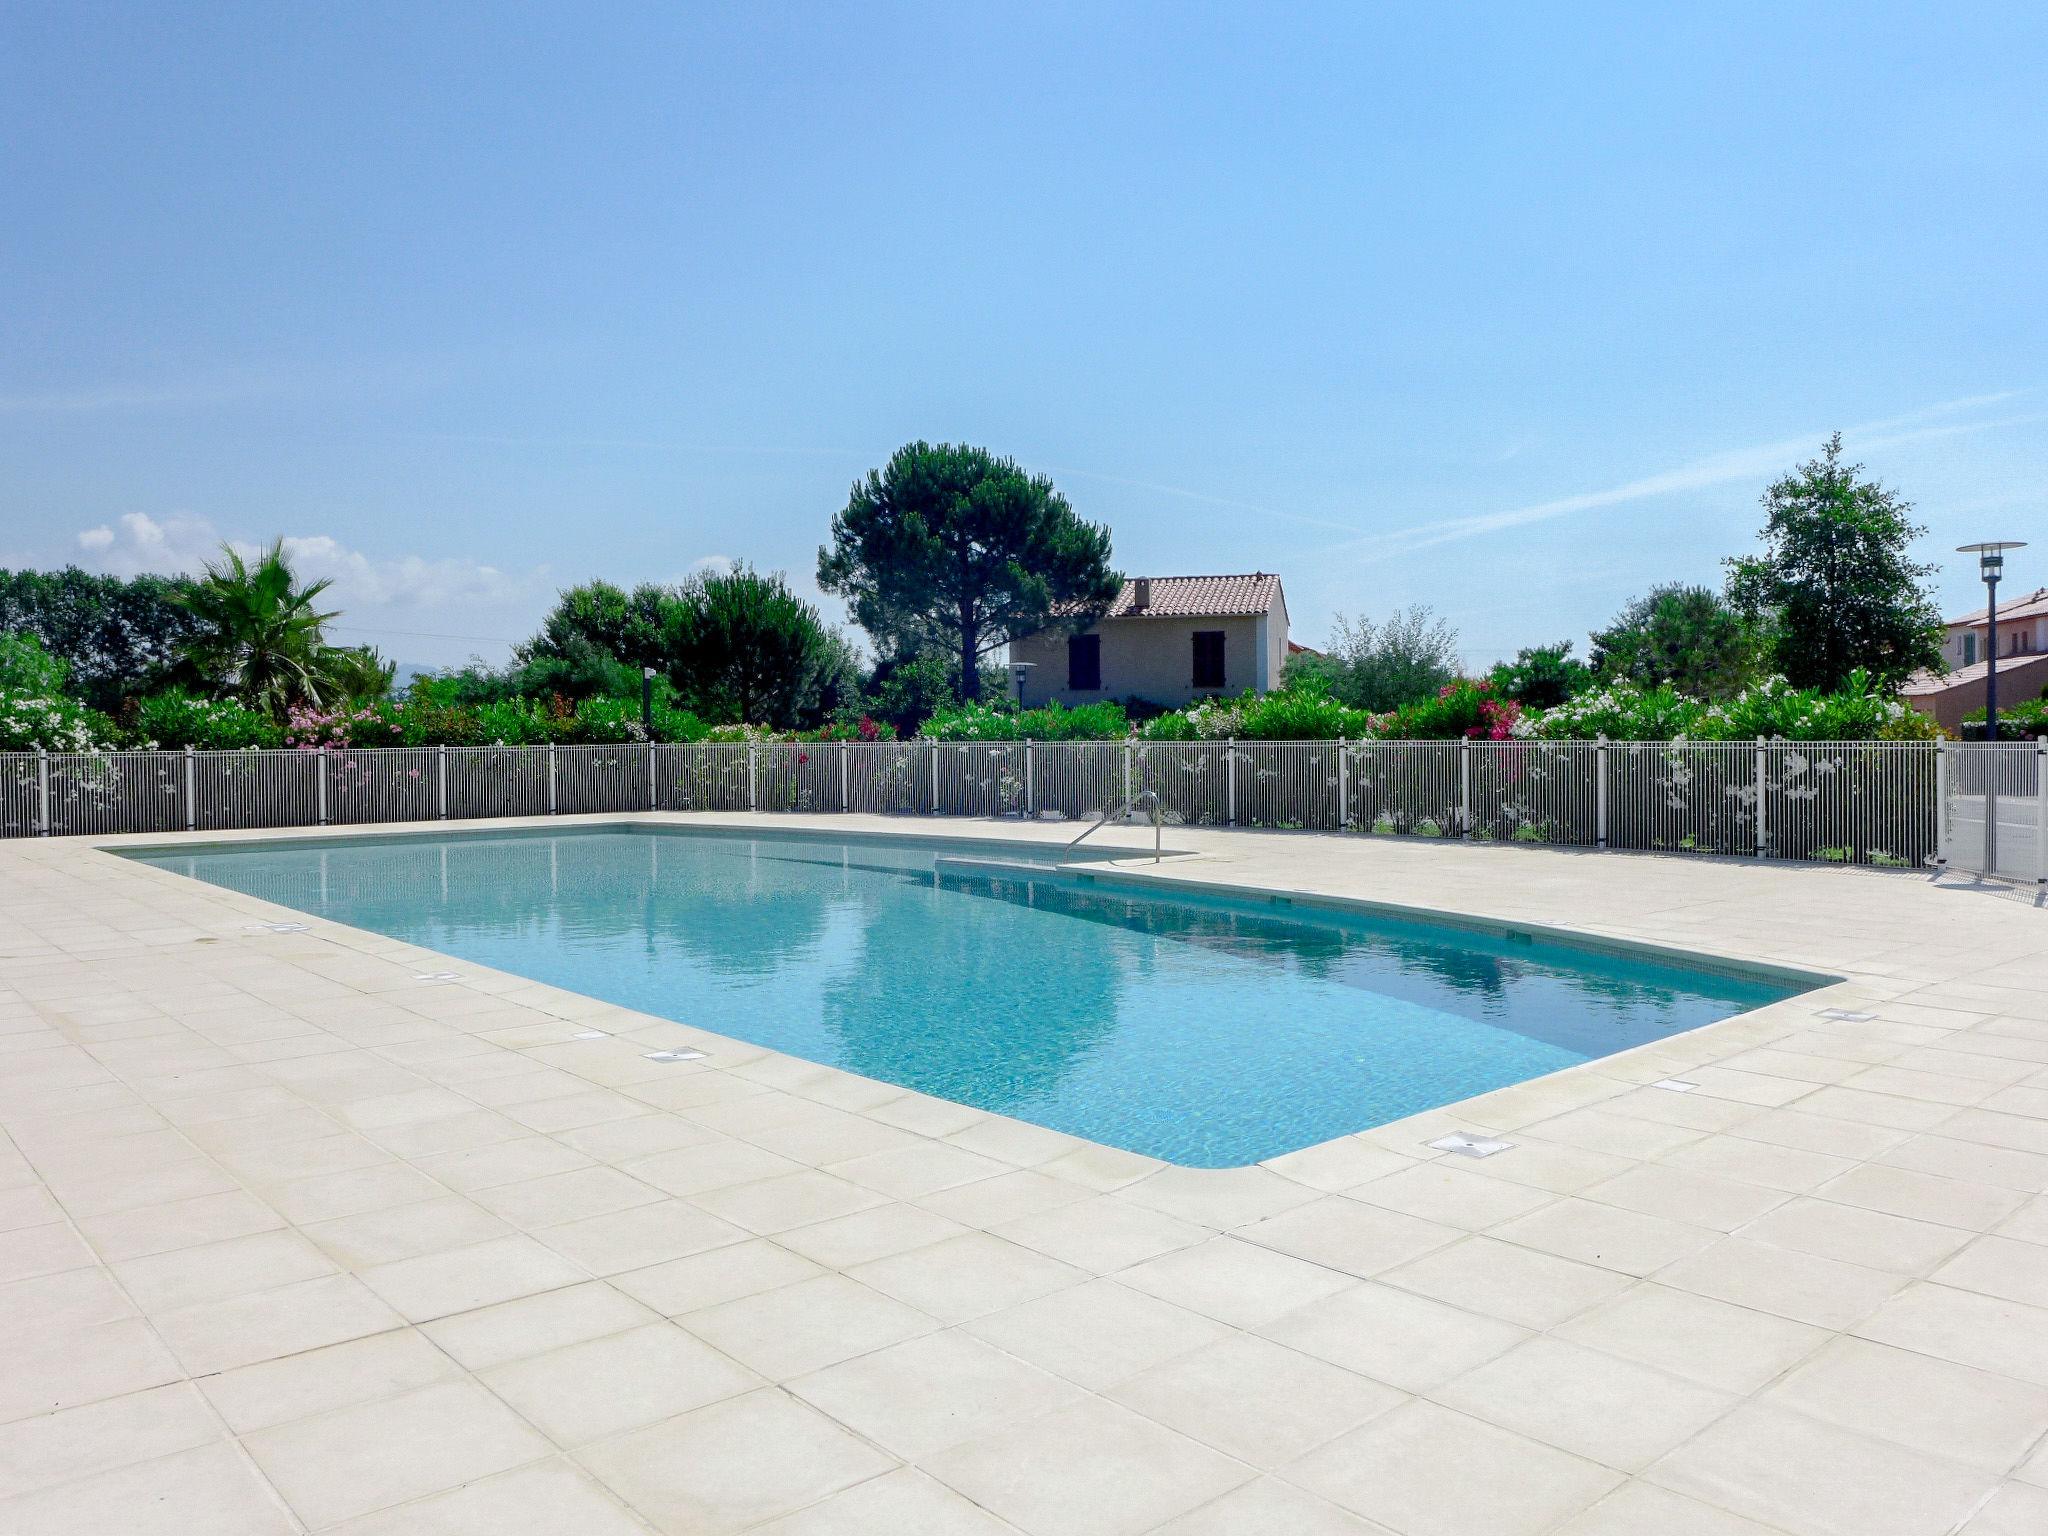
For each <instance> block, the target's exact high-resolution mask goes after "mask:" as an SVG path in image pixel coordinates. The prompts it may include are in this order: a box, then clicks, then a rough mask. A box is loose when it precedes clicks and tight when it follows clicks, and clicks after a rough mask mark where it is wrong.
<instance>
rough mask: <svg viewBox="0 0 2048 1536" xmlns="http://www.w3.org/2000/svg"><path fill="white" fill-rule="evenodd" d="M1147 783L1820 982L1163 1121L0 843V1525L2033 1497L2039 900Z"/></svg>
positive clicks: (1667, 1519)
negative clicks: (1818, 988)
mask: <svg viewBox="0 0 2048 1536" xmlns="http://www.w3.org/2000/svg"><path fill="white" fill-rule="evenodd" d="M569 819H570V818H565V819H564V820H569ZM594 819H605V820H619V819H622V818H594ZM697 819H698V820H706V819H715V820H719V821H724V822H732V823H739V824H745V823H746V821H747V818H745V817H721V818H697ZM552 824H554V825H561V824H562V823H561V822H556V823H552ZM763 824H766V825H773V826H777V827H790V826H793V825H803V824H810V825H816V826H819V827H822V828H826V829H830V830H849V829H860V830H882V831H889V832H895V833H917V832H936V833H948V832H950V833H953V834H954V835H959V834H960V833H962V832H963V831H972V832H973V834H974V835H976V836H1011V837H1024V838H1041V839H1050V838H1054V837H1060V836H1064V835H1067V833H1066V831H1065V830H1063V829H1057V828H1050V827H1014V826H1013V827H1003V826H997V825H993V824H984V823H961V822H946V823H916V822H911V823H904V822H895V821H879V820H872V819H869V818H861V817H831V818H817V819H815V820H809V819H805V818H792V817H775V818H763ZM386 830H388V829H386ZM436 830H439V829H436ZM109 841H117V840H109ZM158 841H161V840H158ZM1171 841H1172V842H1173V844H1174V845H1176V846H1178V847H1180V848H1183V849H1189V850H1192V851H1194V852H1196V853H1198V854H1201V855H1203V857H1201V858H1199V859H1190V860H1185V861H1181V862H1180V863H1178V864H1177V865H1176V866H1174V867H1173V870H1172V872H1173V874H1174V875H1175V876H1176V877H1178V878H1183V879H1192V878H1201V879H1214V880H1219V881H1225V882H1233V883H1245V884H1251V885H1260V886H1268V887H1275V888H1281V889H1291V890H1309V891H1317V892H1324V893H1329V894H1335V895H1345V896H1356V897H1365V898H1372V899H1378V900H1384V901H1394V902H1403V903H1408V904H1414V905H1421V906H1428V907H1435V908H1439V909H1443V910H1450V911H1460V912H1467V913H1472V914H1478V915H1484V916H1489V917H1495V918H1505V919H1512V920H1517V921H1522V922H1552V923H1557V922H1562V923H1566V924H1568V925H1570V926H1573V927H1577V928H1581V929H1584V930H1587V931H1591V932H1595V933H1601V934H1607V935H1612V936H1619V937H1624V938H1632V939H1638V940H1648V941H1654V942H1658V943H1663V944H1676V945H1680V946H1683V947H1688V948H1694V949H1699V950H1703V951H1708V952H1713V953H1719V954H1722V955H1726V956H1731V957H1737V958H1745V959H1750V960H1760V961H1771V962H1777V963H1780V964H1786V965H1793V966H1799V967H1805V968H1810V969H1818V970H1825V971H1829V972H1832V973H1836V974H1840V975H1843V976H1845V977H1847V978H1849V979H1848V980H1847V981H1846V982H1845V983H1843V984H1842V985H1839V986H1836V987H1833V988H1830V989H1828V990H1827V991H1825V992H1822V993H1814V994H1808V995H1807V996H1804V997H1801V998H1796V999H1793V1000H1791V1001H1788V1002H1785V1003H1781V1004H1778V1005H1776V1006H1774V1007H1771V1008H1767V1009H1764V1010H1761V1011H1759V1012H1756V1013H1752V1014H1748V1015H1745V1016H1743V1017H1741V1018H1739V1019H1733V1020H1730V1021H1728V1022H1726V1023H1723V1024H1717V1025H1714V1026H1711V1027H1709V1028H1707V1029H1705V1030H1701V1031H1697V1032H1695V1033H1693V1034H1690V1035H1686V1036H1683V1037H1680V1038H1676V1039H1673V1040H1668V1041H1665V1042H1662V1043H1660V1044H1658V1045H1655V1046H1651V1047H1647V1048H1644V1049H1642V1050H1637V1051H1633V1052H1630V1053H1628V1054H1626V1055H1622V1056H1617V1057H1611V1058H1608V1059H1607V1060H1605V1061H1602V1062H1597V1063H1593V1064H1591V1065H1588V1066H1585V1067H1580V1068H1576V1069H1573V1070H1571V1071H1569V1072H1565V1073H1561V1074H1558V1075H1557V1076H1554V1077H1550V1078H1545V1079H1542V1080H1540V1081H1537V1082H1534V1083H1528V1084H1524V1085H1522V1086H1520V1087H1516V1088H1511V1089H1507V1090H1504V1091H1501V1092H1499V1093H1494V1094H1490V1095H1488V1096H1486V1097H1485V1098H1482V1099H1475V1100H1470V1101H1468V1102H1466V1103H1464V1104H1462V1105H1459V1106H1457V1107H1456V1108H1455V1109H1454V1110H1452V1111H1445V1112H1439V1113H1435V1114H1431V1115H1427V1116H1423V1117H1419V1118H1417V1119H1414V1120H1408V1121H1403V1122H1400V1123H1399V1124H1396V1125H1392V1126H1387V1127H1384V1128H1382V1129H1380V1130H1376V1131H1372V1132H1369V1133H1366V1134H1364V1135H1361V1136H1356V1137H1352V1138H1349V1139H1347V1140H1343V1141H1338V1142H1333V1143H1330V1144H1327V1145H1324V1146H1321V1147H1317V1148H1313V1149H1311V1150H1309V1151H1306V1152H1301V1153H1296V1154H1294V1155H1292V1156H1289V1157H1284V1158H1280V1159H1278V1160H1276V1161H1274V1162H1272V1163H1269V1164H1265V1165H1262V1166H1260V1167H1258V1168H1250V1169H1238V1170H1228V1171H1221V1172H1214V1171H1209V1172H1205V1171H1194V1170H1185V1169H1175V1168H1169V1167H1166V1166H1164V1165H1162V1164H1158V1163H1155V1162H1151V1161H1149V1160H1147V1159H1144V1158H1140V1157H1136V1156H1133V1155H1131V1154H1128V1153H1124V1152H1117V1151H1111V1150H1108V1149H1105V1148H1101V1147H1097V1146H1092V1145H1090V1144H1087V1143H1084V1142H1080V1141H1077V1140H1075V1139H1073V1138H1071V1137H1068V1136H1063V1135H1058V1134H1055V1133H1052V1132H1049V1131H1045V1130H1041V1129H1038V1128H1035V1127H1032V1126H1028V1125H1023V1124H1019V1123H1017V1122H1014V1121H1007V1120H1003V1119H1000V1118H998V1117H993V1116H990V1115H986V1114H983V1113H980V1112H978V1111H975V1110H971V1109H964V1108H961V1107H959V1106H957V1105H953V1104H949V1103H946V1102H943V1101H940V1100H935V1099H929V1098H925V1097H922V1096H920V1095H917V1094H907V1093H904V1092H903V1091H902V1090H900V1089H897V1088H894V1087H892V1086H889V1085H887V1084H882V1083H876V1082H872V1081H869V1080H866V1079H863V1078H857V1077H853V1076H850V1075H848V1074H845V1073H842V1072H838V1071H834V1070H830V1069H827V1068H821V1067H816V1066H812V1065H810V1064H808V1063H804V1062H800V1061H796V1060H793V1059H791V1058H789V1057H784V1056H778V1055H774V1054H772V1053H766V1052H762V1051H760V1050H758V1049H755V1048H752V1047H745V1046H740V1045H737V1044H736V1043H734V1042H730V1041H725V1040H721V1039H719V1038H717V1037H716V1036H714V1035H712V1034H710V1033H708V1031H711V1030H715V1029H716V1027H717V1023H718V1021H717V1020H716V1019H715V1018H706V1019H703V1020H698V1021H693V1022H694V1023H695V1024H700V1025H701V1026H702V1029H701V1030H700V1029H696V1028H686V1027H681V1026H678V1025H675V1024H672V1023H668V1022H664V1021H660V1020H655V1019H650V1018H647V1017H645V1016H643V1015H638V1014H632V1013H628V1012H625V1011H623V1010H621V1009H617V1008H614V1007H611V1006H609V1005H606V1004H602V1003H597V1002H593V1001H591V1000H589V999H586V998H581V997H577V996H575V995H573V994H569V993H565V992H560V991H557V990H555V989H552V988H549V987H544V986H540V985H536V984H533V983H530V982H526V981H522V980H520V979H518V978H516V977H511V976H506V975H502V974H497V973H492V972H487V971H482V970H480V969H478V968H477V967H474V966H471V965H468V964H466V963H460V962H450V961H448V960H446V959H445V958H443V957H440V956H436V955H433V954H431V953H429V952H427V951H423V950H419V949H416V948H414V947H411V946H409V945H405V944H400V943H396V942H393V941H391V940H388V939H383V938H379V937H376V936H373V935H369V934H365V933H361V932H357V931H355V930H351V929H347V928H343V927H339V926H337V925H334V924H330V923H325V922H322V921H320V920H318V919H308V918H303V917H301V916H300V915H299V914H294V913H286V912H284V911H283V910H282V909H280V908H276V907H271V906H267V905H266V904H265V903H263V902H260V901H257V900H255V899H253V898H250V897H245V896H241V895H238V894H235V893H232V892H228V891H224V890H220V889H216V888H213V887H209V886H203V885H199V884H196V883H193V882H189V881H186V880H183V879H181V878H179V877H177V876H175V875H171V874H169V873H167V872H164V871H161V870H155V869H150V868H146V867H141V866H136V865H132V864H129V863H126V862H124V861H122V860H118V859H115V858H112V857H109V856H108V855H107V854H105V853H101V852H98V851H96V850H95V848H94V847H93V846H91V845H90V844H89V843H87V842H84V841H68V840H51V841H43V842H13V843H7V844H0V1131H4V1132H5V1139H4V1140H0V1531H4V1532H7V1533H10V1536H43V1533H64V1536H76V1533H81V1532H92V1533H99V1532H107V1533H115V1532H118V1533H120V1536H147V1533H155V1532H164V1533H176V1536H245V1533H247V1536H254V1533H270V1532H288V1531H345V1532H348V1533H350V1536H373V1533H374V1536H395V1533H415V1532H419V1533H436V1536H457V1533H459V1536H514V1533H546V1536H565V1533H573V1536H612V1533H619V1532H634V1531H643V1532H644V1531H646V1530H649V1529H652V1530H656V1531H661V1532H664V1533H671V1536H683V1533H690V1536H698V1533H718V1532H732V1531H757V1532H772V1533H774V1536H867V1533H873V1536H954V1533H959V1536H968V1533H984V1536H986V1533H994V1532H1016V1531H1024V1532H1029V1533H1032V1536H1137V1533H1141V1532H1158V1533H1160V1536H1239V1533H1246V1536H1250V1533H1259V1536H1263V1533H1285V1536H1297V1533H1298V1536H1325V1533H1327V1536H1336V1533H1354V1536H1356V1533H1364V1532H1382V1533H1384V1532H1388V1531H1393V1532H1399V1533H1401V1536H1535V1533H1539V1532H1556V1533H1560V1536H1637V1533H1655V1536H1738V1533H1746V1536H1758V1533H1763V1532H1781V1533H1794V1536H1941V1533H1950V1532H1965V1533H1967V1536H2020V1533H2029V1536H2038V1533H2040V1532H2043V1531H2048V1449H2044V1435H2048V1195H2044V1191H2048V911H2043V910H2041V909H2040V908H2039V907H2037V906H2036V905H2034V904H2032V903H2031V902H2030V901H2027V900H2024V899H2020V898H2018V897H2016V896H2014V895H2011V894H2005V895H1999V894H1990V893H1987V892H1984V891H1981V890H1974V889H1970V888H1968V887H1967V886H1965V885H1964V884H1963V883H1962V882H1948V881H1943V882H1935V881H1932V880H1930V879H1928V878H1927V877H1925V876H1920V875H1877V874H1867V873H1859V872H1855V871H1846V870H1838V869H1828V868H1811V867H1786V866H1774V865H1769V864H1760V863H1743V862H1738V861H1727V862H1717V861H1708V860H1700V861H1692V860H1680V859H1656V858H1637V857H1630V856H1623V855H1615V856H1599V855H1590V854H1575V853H1569V852H1560V851H1550V850H1540V849H1522V848H1486V847H1460V846H1452V845H1443V844H1432V843H1419V842H1407V841H1401V842H1396V841H1383V840H1364V839H1357V838H1349V839H1339V838H1335V837H1328V836H1316V835H1289V834H1277V833H1257V832H1194V831H1186V830H1176V831H1174V832H1173V833H1172V834H1171ZM267 922H293V923H297V922H304V923H305V924H307V927H306V928H305V929H304V930H303V931H286V932H276V931H271V930H269V929H267V928H265V927H264V926H262V925H263V924H264V923H267ZM439 970H453V971H455V972H456V973H457V976H456V979H455V980H453V981H446V982H436V981H422V980H419V979H417V978H418V977H419V976H420V975H421V973H423V972H431V971H439ZM1825 1008H1833V1009H1841V1010H1845V1011H1847V1012H1850V1013H1853V1014H1861V1013H1867V1014H1869V1015H1871V1017H1869V1018H1861V1019H1858V1018H1848V1019H1844V1018H1829V1017H1823V1016H1822V1015H1821V1013H1820V1010H1822V1009H1825ZM1283 1023H1284V1021H1280V1020H1276V1021H1275V1027H1276V1028H1278V1027H1282V1026H1283ZM593 1030H602V1031H605V1032H606V1033H605V1034H603V1035H601V1036H599V1037H596V1038H588V1039H585V1038H578V1037H579V1035H581V1034H583V1033H584V1032H588V1031H593ZM682 1041H694V1042H697V1043H698V1044H700V1045H701V1046H702V1047H703V1048H705V1049H707V1050H708V1051H709V1052H710V1055H709V1057H708V1059H706V1060H703V1061H692V1062H683V1063H675V1064H664V1063H659V1062H653V1061H649V1060H647V1059H645V1057H643V1055H642V1054H641V1053H642V1052H643V1051H646V1050H650V1049H654V1048H656V1047H658V1046H668V1045H673V1044H677V1043H679V1042H682ZM1674 1078H1676V1079H1682V1080H1683V1081H1685V1082H1688V1083H1692V1084H1695V1085H1696V1087H1694V1088H1693V1089H1692V1090H1691V1091H1689V1092H1677V1091H1672V1090H1669V1089H1665V1088H1660V1087H1656V1086H1651V1085H1653V1084H1655V1083H1657V1082H1659V1081H1660V1080H1666V1079H1674ZM1460 1128H1462V1129H1469V1130H1474V1131H1484V1132H1488V1133H1492V1134H1494V1135H1496V1136H1499V1137H1503V1138H1505V1139H1507V1140H1509V1141H1512V1142H1513V1143H1514V1144H1515V1145H1514V1147H1513V1148H1512V1150H1510V1151H1507V1152H1504V1153H1500V1154H1498V1155H1496V1156H1494V1157H1491V1158H1488V1159H1485V1160H1483V1161H1479V1160H1472V1159H1468V1158H1464V1157H1459V1156H1455V1155H1440V1154H1438V1153H1435V1152H1432V1151H1431V1150H1430V1149H1429V1148H1428V1147H1427V1146H1426V1145H1425V1143H1427V1142H1428V1141H1429V1140H1431V1139H1432V1138H1434V1137H1436V1136H1439V1135H1441V1134H1443V1133H1444V1132H1445V1131H1446V1130H1450V1129H1460Z"/></svg>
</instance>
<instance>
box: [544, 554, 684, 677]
mask: <svg viewBox="0 0 2048 1536" xmlns="http://www.w3.org/2000/svg"><path fill="white" fill-rule="evenodd" d="M676 612H677V603H676V595H675V593H674V592H673V591H672V590H671V589H669V588H667V587H661V586H656V585H655V584H653V583H652V582H643V583H642V584H641V585H639V586H637V587H635V588H634V589H633V590H632V591H631V592H628V591H626V589H625V588H623V587H619V586H614V585H613V584H612V583H611V582H609V581H591V582H585V583H584V584H583V585H582V586H578V587H569V588H566V589H564V590H563V592H562V593H561V594H560V595H559V596H558V597H557V598H556V600H555V606H554V607H553V608H552V609H551V610H550V611H549V613H548V616H547V617H546V618H545V619H543V620H542V621H541V627H540V632H539V633H538V634H536V635H535V636H534V637H533V638H532V639H531V640H528V641H527V642H526V643H525V644H523V645H521V646H519V647H518V648H517V649H516V650H515V651H514V652H513V657H512V659H513V664H514V667H515V668H516V669H517V670H518V672H519V675H520V676H519V683H520V687H521V689H522V690H523V691H525V692H528V693H537V694H546V693H559V694H562V695H564V696H565V697H568V698H572V699H580V698H587V697H589V696H591V695H593V694H614V693H615V694H621V695H627V694H638V693H639V691H640V669H641V668H642V667H660V668H662V669H663V670H664V671H666V670H667V668H668V636H669V634H670V632H671V631H672V630H673V629H674V627H675V622H676Z"/></svg>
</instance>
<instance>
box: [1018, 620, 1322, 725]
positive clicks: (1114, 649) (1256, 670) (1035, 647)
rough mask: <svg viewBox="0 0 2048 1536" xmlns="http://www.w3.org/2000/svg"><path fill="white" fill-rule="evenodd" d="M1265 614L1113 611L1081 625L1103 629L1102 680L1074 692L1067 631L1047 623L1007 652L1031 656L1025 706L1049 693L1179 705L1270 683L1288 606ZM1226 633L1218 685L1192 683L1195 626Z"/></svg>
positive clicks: (1280, 662) (1077, 699)
mask: <svg viewBox="0 0 2048 1536" xmlns="http://www.w3.org/2000/svg"><path fill="white" fill-rule="evenodd" d="M1275 607H1276V611H1275V612H1274V613H1272V614H1270V615H1268V616H1266V617H1265V618H1235V619H1164V618H1127V619H1110V620H1108V621H1106V622H1105V623H1103V624H1101V625H1099V626H1097V627H1096V628H1095V629H1093V630H1090V631H1085V633H1091V634H1099V635H1100V636H1101V637H1102V687H1101V688H1100V689H1099V690H1090V691H1087V692H1075V691H1073V690H1071V689H1069V688H1068V687H1067V635H1066V633H1065V632H1064V631H1048V632H1046V633H1045V634H1039V635H1032V636H1030V637H1028V638H1026V639H1023V640H1018V641H1016V642H1014V643H1012V645H1011V646H1010V660H1011V661H1013V662H1030V663H1031V664H1032V668H1031V672H1030V675H1029V678H1028V680H1027V681H1026V682H1025V685H1024V703H1025V704H1026V705H1027V706H1030V705H1038V704H1045V703H1048V702H1051V701H1053V700H1057V701H1058V702H1060V703H1062V704H1066V705H1075V704H1095V703H1100V702H1102V701H1104V700H1114V701H1118V702H1121V701H1122V700H1124V699H1131V698H1136V699H1144V700H1147V701H1148V702H1150V703H1153V704H1163V705H1167V706H1170V707H1179V706H1181V705H1184V704H1192V703H1193V702H1194V701H1195V700H1196V699H1198V698H1204V697H1207V696H1209V695H1211V694H1217V693H1225V694H1238V693H1243V692H1244V691H1245V690H1246V689H1247V688H1254V689H1261V690H1263V689H1266V688H1275V687H1278V686H1279V683H1280V672H1281V668H1282V667H1283V666H1284V665H1285V664H1286V657H1287V620H1286V610H1285V609H1284V608H1281V607H1279V605H1277V604H1276V605H1275ZM1202 630H1221V631H1222V633H1223V686H1222V687H1221V688H1202V689H1197V688H1196V687H1195V685H1194V676H1195V641H1194V637H1195V634H1196V633H1197V632H1198V631H1202Z"/></svg>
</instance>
